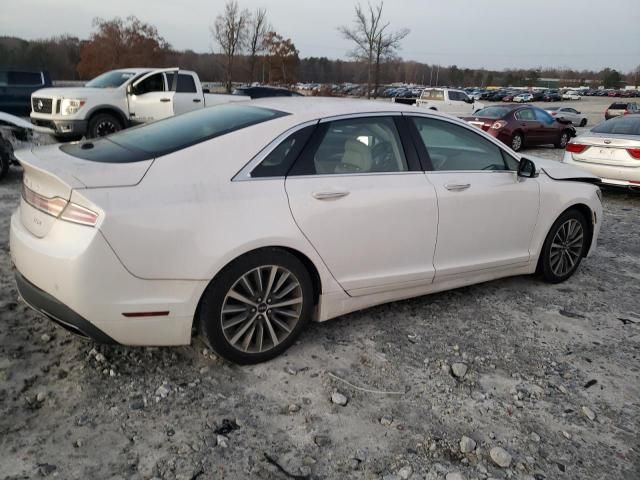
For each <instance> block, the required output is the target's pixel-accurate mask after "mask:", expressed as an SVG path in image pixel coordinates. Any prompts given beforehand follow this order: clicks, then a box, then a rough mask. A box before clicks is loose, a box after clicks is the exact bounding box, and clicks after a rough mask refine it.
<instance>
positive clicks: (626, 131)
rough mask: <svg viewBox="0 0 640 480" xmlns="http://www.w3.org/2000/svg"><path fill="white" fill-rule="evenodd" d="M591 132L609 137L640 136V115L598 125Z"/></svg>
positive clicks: (627, 116) (618, 118)
mask: <svg viewBox="0 0 640 480" xmlns="http://www.w3.org/2000/svg"><path fill="white" fill-rule="evenodd" d="M591 131H592V132H593V133H606V134H609V135H640V114H638V115H626V116H624V117H617V118H612V119H611V120H607V121H606V122H602V123H601V124H600V125H596V126H595V127H593V128H592V129H591Z"/></svg>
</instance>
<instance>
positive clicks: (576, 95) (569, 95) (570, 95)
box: [562, 90, 582, 100]
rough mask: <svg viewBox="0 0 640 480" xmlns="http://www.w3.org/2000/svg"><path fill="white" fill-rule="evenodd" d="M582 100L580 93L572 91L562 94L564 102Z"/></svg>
mask: <svg viewBox="0 0 640 480" xmlns="http://www.w3.org/2000/svg"><path fill="white" fill-rule="evenodd" d="M581 98H582V97H581V96H580V94H579V93H578V92H573V91H571V90H569V91H568V92H564V93H563V94H562V100H580V99H581Z"/></svg>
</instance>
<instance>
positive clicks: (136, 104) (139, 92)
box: [127, 68, 177, 123]
mask: <svg viewBox="0 0 640 480" xmlns="http://www.w3.org/2000/svg"><path fill="white" fill-rule="evenodd" d="M176 71H177V69H176V68H168V69H163V70H154V71H153V72H149V73H147V74H146V75H144V76H142V77H140V78H139V79H138V80H136V81H135V82H134V83H133V84H132V85H131V88H130V91H129V92H128V95H127V96H128V100H129V116H130V117H131V121H132V123H148V122H154V121H156V120H160V119H161V118H166V117H170V116H172V115H173V114H174V111H173V97H174V95H175V92H173V91H171V88H170V85H171V83H170V81H169V79H168V77H167V74H169V78H170V77H171V76H172V74H175V72H176Z"/></svg>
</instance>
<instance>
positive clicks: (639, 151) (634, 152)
mask: <svg viewBox="0 0 640 480" xmlns="http://www.w3.org/2000/svg"><path fill="white" fill-rule="evenodd" d="M627 152H629V155H631V156H632V157H633V158H635V159H636V160H640V148H627Z"/></svg>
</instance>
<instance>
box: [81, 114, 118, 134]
mask: <svg viewBox="0 0 640 480" xmlns="http://www.w3.org/2000/svg"><path fill="white" fill-rule="evenodd" d="M122 128H123V126H122V122H121V121H120V119H119V118H117V117H116V116H115V115H112V114H110V113H99V114H97V115H94V116H93V117H91V120H89V125H88V126H87V137H88V138H99V137H105V136H107V135H110V134H112V133H115V132H119V131H120V130H122Z"/></svg>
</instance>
